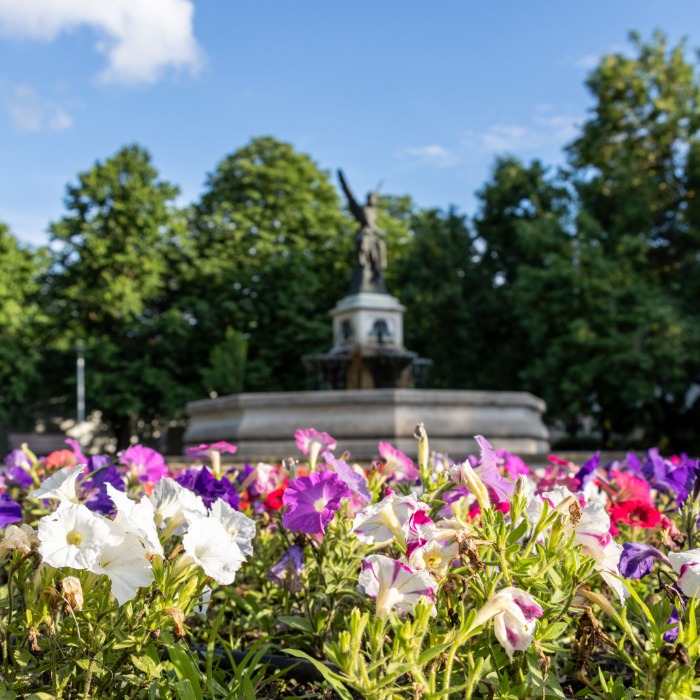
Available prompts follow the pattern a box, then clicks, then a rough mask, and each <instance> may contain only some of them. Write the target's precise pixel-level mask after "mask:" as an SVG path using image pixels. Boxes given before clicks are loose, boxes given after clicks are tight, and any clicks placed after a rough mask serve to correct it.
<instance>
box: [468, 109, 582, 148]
mask: <svg viewBox="0 0 700 700" xmlns="http://www.w3.org/2000/svg"><path fill="white" fill-rule="evenodd" d="M537 112H538V113H537V114H535V116H534V117H533V119H532V120H531V123H530V124H493V125H492V126H490V127H489V128H488V129H486V130H485V131H482V132H478V131H468V132H466V133H465V134H464V137H463V140H462V143H463V144H464V145H465V146H466V147H467V148H471V149H477V150H483V151H487V152H489V153H520V152H530V151H545V150H550V149H552V148H561V147H562V146H564V145H565V144H566V143H568V142H569V141H571V140H572V139H573V138H575V136H576V134H577V133H578V126H579V124H580V120H579V119H577V118H575V117H570V116H567V115H562V114H554V113H551V110H550V109H549V107H547V108H546V109H538V110H537Z"/></svg>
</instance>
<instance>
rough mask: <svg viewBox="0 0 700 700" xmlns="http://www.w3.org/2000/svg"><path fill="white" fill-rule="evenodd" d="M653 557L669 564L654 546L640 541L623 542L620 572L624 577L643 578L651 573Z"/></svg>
mask: <svg viewBox="0 0 700 700" xmlns="http://www.w3.org/2000/svg"><path fill="white" fill-rule="evenodd" d="M654 559H659V560H660V561H662V562H664V564H668V565H669V566H670V562H669V561H668V558H667V557H666V556H665V555H664V554H662V553H661V552H660V551H659V550H658V549H656V547H652V546H651V545H650V544H643V543H642V542H625V543H624V544H623V545H622V553H621V554H620V563H619V569H620V573H621V574H622V576H624V577H625V578H644V577H645V576H646V575H647V574H649V573H651V569H652V566H653V565H654Z"/></svg>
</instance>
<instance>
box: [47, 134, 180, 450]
mask: <svg viewBox="0 0 700 700" xmlns="http://www.w3.org/2000/svg"><path fill="white" fill-rule="evenodd" d="M177 194H178V190H177V188H176V187H174V186H173V185H171V184H170V183H168V182H164V181H162V180H159V178H158V173H157V171H156V170H155V168H154V167H153V165H152V164H151V158H150V155H149V154H148V152H147V151H146V150H145V149H143V148H141V147H140V146H136V145H134V146H129V147H126V148H123V149H122V150H120V151H119V152H118V153H117V154H116V155H114V156H113V157H112V158H108V159H107V160H105V161H104V162H103V163H100V162H98V163H96V164H95V165H94V166H93V167H92V168H91V169H90V170H89V171H87V172H84V173H81V174H80V175H79V176H78V182H77V184H75V185H69V186H68V188H67V195H66V199H65V205H66V209H67V214H66V215H65V216H64V217H63V218H62V219H61V220H59V221H58V222H56V223H54V224H53V225H52V226H51V243H52V245H51V247H52V250H54V251H55V253H54V259H53V261H52V266H51V269H50V272H49V274H48V276H47V280H46V288H45V289H46V299H47V308H48V310H49V313H50V314H51V317H52V318H53V319H54V321H55V328H56V333H55V337H54V338H53V339H52V344H51V345H52V348H53V350H54V351H55V352H54V356H53V358H52V362H53V363H54V366H56V367H57V368H58V369H59V373H58V379H59V386H58V387H57V389H56V391H57V393H62V394H63V395H64V396H65V395H66V394H67V395H68V396H70V395H72V390H73V385H72V372H70V373H69V371H68V368H69V367H71V366H72V363H73V361H74V346H75V344H76V343H78V342H84V343H85V344H86V346H87V350H86V367H87V371H86V383H87V389H86V394H87V403H88V408H92V409H99V410H101V411H102V414H103V418H104V419H105V420H106V421H107V422H108V424H110V425H111V426H112V428H113V430H114V432H115V434H116V436H117V438H118V442H119V445H120V446H124V445H125V444H126V443H127V442H128V440H129V436H130V435H131V432H132V429H133V428H134V420H135V419H136V418H137V417H138V418H139V419H141V420H142V421H146V422H150V421H152V420H154V419H155V418H156V417H157V416H161V415H169V414H171V413H172V412H173V411H174V410H175V406H177V405H181V404H182V402H183V398H184V396H183V391H182V386H181V384H180V382H178V381H177V377H176V376H174V370H175V369H176V368H175V367H174V366H173V365H174V363H173V359H172V357H171V356H170V355H171V350H172V344H171V342H167V340H166V338H165V336H168V335H169V336H171V340H172V338H179V340H180V341H181V342H182V341H184V342H186V337H187V335H188V334H189V333H190V332H191V331H190V328H189V324H188V323H187V322H186V319H183V318H182V317H181V314H179V313H178V312H176V311H172V310H169V309H168V308H167V302H166V298H167V292H168V289H169V288H170V287H172V286H176V285H177V268H176V266H175V264H174V262H173V261H174V260H175V259H176V257H175V256H174V254H173V249H176V248H177V244H178V236H179V233H180V232H181V223H182V222H181V220H180V219H181V218H180V217H179V216H178V214H177V212H176V210H175V209H174V206H173V200H174V198H175V197H176V196H177ZM61 370H62V372H61ZM61 375H62V376H61ZM68 403H70V402H68Z"/></svg>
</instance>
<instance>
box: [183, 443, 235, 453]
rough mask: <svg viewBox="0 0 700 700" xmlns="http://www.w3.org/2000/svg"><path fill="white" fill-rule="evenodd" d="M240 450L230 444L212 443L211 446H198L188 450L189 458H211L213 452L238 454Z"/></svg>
mask: <svg viewBox="0 0 700 700" xmlns="http://www.w3.org/2000/svg"><path fill="white" fill-rule="evenodd" d="M237 450H238V448H237V447H236V446H235V445H232V444H231V443H230V442H224V441H223V440H222V441H220V442H212V443H211V444H208V445H207V444H204V445H197V446H196V447H188V448H187V456H188V457H209V456H210V454H211V452H212V451H216V452H218V453H219V454H220V455H222V454H226V453H228V454H232V455H234V454H236V451H237Z"/></svg>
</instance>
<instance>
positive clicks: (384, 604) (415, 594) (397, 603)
mask: <svg viewBox="0 0 700 700" xmlns="http://www.w3.org/2000/svg"><path fill="white" fill-rule="evenodd" d="M358 583H359V584H360V586H362V589H363V590H364V592H365V594H366V595H368V596H370V597H371V598H376V600H377V616H378V617H381V618H386V617H387V616H388V615H389V613H390V612H391V611H392V610H396V611H397V612H398V613H399V614H402V613H408V612H413V608H414V607H415V605H416V603H417V602H418V601H419V600H420V599H421V598H427V599H428V600H429V601H431V602H433V603H434V602H435V597H436V592H437V582H436V581H435V579H434V578H433V577H432V576H431V575H430V574H429V573H428V572H427V571H415V570H414V569H411V567H409V566H406V565H405V564H402V563H401V562H400V561H396V560H395V559H390V558H389V557H385V556H383V555H382V554H372V555H370V556H368V557H367V558H366V559H362V571H361V573H360V578H359V581H358ZM433 614H435V608H433Z"/></svg>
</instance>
